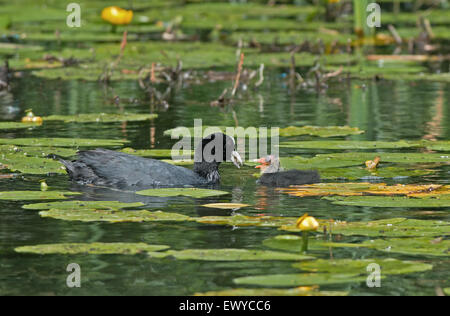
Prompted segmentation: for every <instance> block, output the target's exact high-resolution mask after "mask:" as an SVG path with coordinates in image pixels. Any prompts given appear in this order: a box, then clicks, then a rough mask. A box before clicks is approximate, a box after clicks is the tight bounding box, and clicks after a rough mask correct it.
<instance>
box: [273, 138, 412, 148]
mask: <svg viewBox="0 0 450 316" xmlns="http://www.w3.org/2000/svg"><path fill="white" fill-rule="evenodd" d="M280 147H286V148H308V149H347V150H352V149H398V148H413V147H419V144H414V143H410V142H406V141H397V142H384V141H351V140H329V141H301V142H297V141H291V142H282V143H281V144H280Z"/></svg>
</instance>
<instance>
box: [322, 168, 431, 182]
mask: <svg viewBox="0 0 450 316" xmlns="http://www.w3.org/2000/svg"><path fill="white" fill-rule="evenodd" d="M435 172H436V171H435V170H430V169H417V168H415V169H412V168H401V167H384V168H377V169H375V170H368V169H367V168H363V167H354V168H326V169H323V170H321V171H320V178H321V179H329V180H331V179H347V180H357V179H362V178H365V179H370V178H380V179H386V178H398V177H402V178H403V177H419V176H424V175H429V174H433V173H435Z"/></svg>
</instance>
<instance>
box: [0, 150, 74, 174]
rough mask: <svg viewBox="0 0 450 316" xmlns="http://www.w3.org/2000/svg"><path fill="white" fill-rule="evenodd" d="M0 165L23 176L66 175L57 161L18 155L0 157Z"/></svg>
mask: <svg viewBox="0 0 450 316" xmlns="http://www.w3.org/2000/svg"><path fill="white" fill-rule="evenodd" d="M0 165H1V166H3V167H4V168H6V169H9V170H11V171H13V172H21V173H25V174H49V173H60V174H65V173H66V169H65V168H64V166H63V165H62V164H61V163H60V162H59V161H55V160H52V159H46V158H38V157H28V156H25V155H23V154H20V153H14V154H2V155H0Z"/></svg>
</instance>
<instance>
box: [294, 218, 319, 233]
mask: <svg viewBox="0 0 450 316" xmlns="http://www.w3.org/2000/svg"><path fill="white" fill-rule="evenodd" d="M319 226H320V225H319V222H317V220H316V219H315V218H314V217H312V216H308V214H305V215H303V216H302V217H300V218H299V219H298V220H297V228H299V229H300V230H302V231H305V232H306V231H315V230H317V229H318V228H319Z"/></svg>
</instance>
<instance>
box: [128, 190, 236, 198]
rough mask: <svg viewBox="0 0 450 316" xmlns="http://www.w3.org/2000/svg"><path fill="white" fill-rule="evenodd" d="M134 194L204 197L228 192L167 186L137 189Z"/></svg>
mask: <svg viewBox="0 0 450 316" xmlns="http://www.w3.org/2000/svg"><path fill="white" fill-rule="evenodd" d="M136 194H139V195H145V196H159V197H173V196H189V197H193V198H197V199H200V198H205V197H210V196H218V195H226V194H228V192H225V191H218V190H208V189H197V188H169V189H149V190H144V191H138V192H136Z"/></svg>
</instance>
